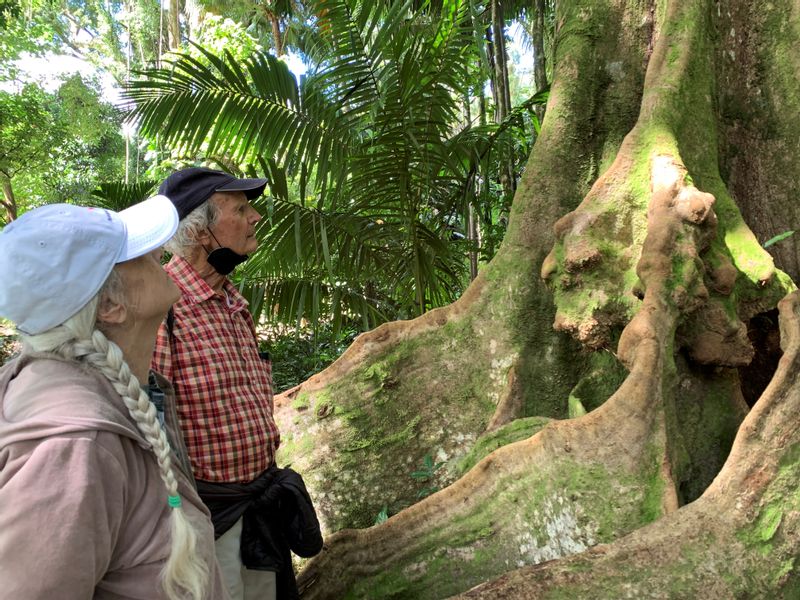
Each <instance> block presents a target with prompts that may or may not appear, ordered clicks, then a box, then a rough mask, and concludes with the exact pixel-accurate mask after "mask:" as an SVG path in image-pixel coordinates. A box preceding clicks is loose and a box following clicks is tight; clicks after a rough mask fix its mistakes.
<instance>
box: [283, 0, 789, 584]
mask: <svg viewBox="0 0 800 600" xmlns="http://www.w3.org/2000/svg"><path fill="white" fill-rule="evenodd" d="M750 4H751V3H747V2H744V0H731V1H729V2H715V1H712V0H680V1H678V0H673V1H667V0H653V1H652V2H649V3H642V2H638V1H633V0H629V1H624V0H607V1H605V2H602V1H598V2H591V3H586V2H568V1H564V2H559V3H558V14H557V33H556V54H555V64H554V81H553V84H552V88H551V96H550V102H549V104H548V107H547V116H546V118H545V121H544V124H543V129H542V133H541V136H540V137H539V139H538V141H537V144H536V146H535V149H534V153H533V155H532V156H531V159H530V161H529V164H528V167H527V169H526V172H525V176H524V178H523V181H522V183H521V186H520V188H519V190H518V192H517V194H516V196H515V201H514V205H513V207H512V214H511V221H510V224H509V231H508V233H507V235H506V239H505V240H504V242H503V246H502V247H501V249H500V251H499V252H498V254H497V256H496V257H495V259H494V260H493V261H492V263H491V264H490V265H489V266H488V267H487V268H485V269H484V270H483V271H481V273H480V274H479V276H478V278H477V279H476V280H475V281H474V282H473V284H472V285H471V286H470V288H469V289H468V290H467V292H466V293H465V295H464V296H463V297H462V298H461V299H460V300H459V301H458V302H456V303H455V304H453V305H452V306H450V307H447V308H445V309H440V310H437V311H432V312H431V313H428V314H426V315H425V316H423V317H421V318H419V319H416V320H414V321H409V322H401V323H394V324H389V325H385V326H382V327H380V328H378V329H377V330H375V331H373V332H370V333H368V334H365V335H363V336H361V337H360V338H359V339H358V340H357V341H356V343H355V344H354V345H353V347H352V348H350V349H349V350H348V352H346V353H345V354H344V355H343V356H342V357H341V358H340V359H339V360H338V361H337V362H336V363H334V365H332V366H331V367H330V368H329V369H328V370H326V371H325V372H323V373H321V374H319V375H317V376H315V377H314V378H312V379H311V380H309V381H308V382H306V383H304V384H303V385H301V386H299V387H298V388H296V389H294V390H292V391H290V392H288V393H287V394H284V395H283V396H281V397H279V398H278V399H277V401H276V406H277V409H276V414H277V415H278V420H279V424H280V426H281V428H282V431H283V433H284V436H285V439H286V448H285V449H284V455H283V456H284V457H286V460H290V461H291V462H292V463H293V465H294V466H295V468H298V469H299V470H301V471H303V472H304V474H305V475H306V477H307V480H308V482H309V484H310V488H311V490H312V495H314V496H315V501H316V503H317V505H318V508H319V510H320V512H321V514H322V517H323V522H324V525H325V527H326V528H327V529H328V531H336V530H340V529H341V531H337V532H336V533H333V534H332V535H330V536H328V538H327V541H326V548H325V550H324V551H323V553H322V555H320V556H319V557H317V558H316V559H314V560H312V561H311V562H310V563H309V564H308V565H307V567H306V568H305V569H304V571H303V573H302V575H301V578H300V583H301V586H302V587H303V589H304V597H307V598H327V597H331V598H339V597H345V596H348V597H361V596H366V597H375V598H378V597H414V598H442V597H447V596H449V595H452V594H457V593H461V592H466V591H467V590H469V589H470V588H471V587H472V586H475V585H477V584H480V583H481V582H486V581H489V583H485V584H484V585H483V586H482V587H478V588H476V589H474V590H472V591H471V592H468V594H469V595H470V597H487V598H489V597H491V598H496V597H520V598H523V597H525V598H527V597H546V594H547V593H553V594H555V595H558V594H562V597H608V596H609V595H612V596H613V595H621V594H622V593H624V592H628V591H630V592H632V593H633V594H634V595H640V594H638V592H641V593H642V594H651V595H654V596H669V595H670V594H672V593H674V594H677V595H678V596H680V595H682V594H689V595H690V596H691V595H693V594H698V593H699V592H700V590H706V589H713V590H715V591H717V592H719V594H717V595H718V596H720V597H730V596H740V595H741V594H747V593H751V594H755V595H758V594H766V595H768V596H774V595H775V594H781V593H784V594H786V593H789V594H790V593H792V591H797V590H798V586H800V583H799V582H798V579H797V576H796V575H794V573H795V571H796V569H795V564H794V561H795V560H796V558H795V557H796V556H797V554H798V541H799V540H798V533H797V531H798V530H797V520H798V514H799V513H798V511H799V510H800V497H798V495H797V492H796V488H797V475H798V473H797V471H798V465H800V462H799V461H800V455H798V451H797V448H798V447H800V446H798V441H800V439H798V428H797V419H796V418H795V415H796V413H797V402H798V394H800V388H799V387H798V385H797V383H796V372H797V366H796V364H795V363H796V362H797V360H800V359H799V358H798V356H797V340H798V337H797V336H798V335H800V333H798V323H797V319H798V316H797V308H796V306H797V297H796V296H791V297H789V298H788V299H787V300H785V301H784V303H783V304H782V305H781V344H782V346H783V349H784V356H783V358H782V359H781V361H782V362H781V363H780V365H779V367H778V370H777V372H776V374H775V377H774V378H773V380H772V382H771V383H770V384H769V386H768V387H767V389H766V391H764V393H763V395H761V399H760V400H758V402H757V403H755V407H754V408H753V409H752V410H751V411H750V414H749V415H747V412H748V406H747V403H746V402H745V398H744V397H743V395H742V385H741V380H740V376H739V370H738V369H740V368H742V369H744V368H745V367H746V365H748V364H749V363H750V362H751V361H752V358H753V356H754V354H756V353H758V352H759V351H760V350H761V349H760V348H754V347H753V345H752V343H751V341H750V337H749V336H748V325H749V324H750V323H751V322H754V321H756V320H758V319H759V316H760V315H763V314H765V313H767V312H768V311H770V310H773V309H774V308H775V307H776V305H777V304H778V301H779V300H780V299H781V298H783V297H784V296H786V294H787V293H788V292H790V291H791V290H793V289H794V285H793V283H792V282H791V279H790V278H789V277H787V276H786V275H785V274H784V273H783V272H781V271H779V270H777V269H776V268H775V266H774V264H773V260H772V258H771V257H770V255H769V254H768V253H767V252H766V251H765V250H764V249H763V248H762V247H761V246H760V244H759V242H758V240H757V238H756V236H754V235H753V233H752V232H751V230H750V229H749V228H748V227H747V225H746V224H745V221H744V220H743V219H742V216H741V213H740V210H739V208H738V207H739V206H745V205H749V206H756V205H759V204H758V202H757V200H756V199H755V198H753V197H751V196H750V195H749V194H750V193H751V192H753V191H754V190H756V191H761V190H763V186H764V185H765V184H764V183H763V182H762V178H763V177H764V176H765V174H769V175H770V176H771V177H772V185H774V186H776V189H778V190H779V191H780V194H782V193H784V191H785V190H786V189H794V187H793V186H795V185H796V184H795V183H794V182H793V181H791V180H790V174H791V173H796V172H797V167H798V166H800V165H797V164H796V163H797V161H798V160H800V158H798V156H800V153H793V154H792V155H791V156H787V155H786V154H785V153H779V152H777V151H776V148H778V147H783V148H794V147H796V145H797V143H798V140H797V135H796V131H797V130H796V129H791V128H790V127H789V126H788V125H789V123H790V119H789V118H787V117H784V116H781V115H782V111H790V112H792V113H793V114H798V111H797V109H800V106H798V104H800V103H798V102H797V92H795V91H794V88H793V87H792V86H790V85H789V82H790V81H791V80H792V77H793V78H794V80H796V77H797V75H798V65H800V62H798V58H800V56H799V55H798V54H797V50H796V48H798V47H800V46H797V44H796V42H797V37H798V35H797V32H798V26H800V14H798V11H799V10H800V9H798V8H797V6H796V4H794V3H791V2H789V1H788V0H785V1H783V2H773V3H771V4H770V5H768V6H767V5H764V6H758V7H753V6H750ZM753 23H755V24H756V25H757V26H756V27H752V25H753ZM787 24H788V25H787ZM776 28H777V29H776ZM778 49H783V50H784V51H782V52H778V51H777V50H778ZM731 56H734V57H738V58H737V59H736V60H738V61H740V64H741V65H744V66H746V67H747V68H748V69H754V70H759V71H760V72H762V73H767V74H771V75H773V76H774V77H772V78H769V79H759V80H758V83H759V86H760V87H759V89H760V91H759V92H758V93H757V94H756V93H755V92H753V91H752V90H749V91H748V92H747V98H748V102H745V103H744V104H743V106H744V108H742V107H740V109H741V110H742V111H743V112H740V113H738V114H731V113H730V112H726V111H725V110H724V109H725V108H726V107H729V106H730V104H729V102H730V96H731V94H732V93H733V92H732V91H731V89H730V88H729V87H728V86H730V85H739V84H740V82H741V76H739V75H735V74H734V67H732V66H731V64H729V62H727V61H731V60H732V58H731ZM790 75H792V77H790ZM753 81H756V79H754V80H753ZM756 96H759V97H761V98H762V102H761V103H760V104H758V103H756V102H755V100H754V98H755V97H756ZM754 106H755V107H756V108H754V109H753V110H756V109H757V110H758V111H759V113H758V116H759V117H760V119H761V120H760V122H761V123H766V124H769V125H771V126H772V129H771V130H770V136H771V137H770V138H769V139H765V137H764V135H761V136H759V135H756V134H755V132H754V131H753V129H752V128H753V125H752V124H751V123H747V122H746V121H747V120H748V118H749V117H750V115H749V114H747V113H746V110H747V109H748V107H751V108H752V107H754ZM737 132H744V133H745V134H747V135H745V136H744V141H743V145H742V148H743V149H745V150H747V151H750V150H752V149H759V148H760V149H765V150H766V149H769V150H770V152H768V153H767V152H765V153H764V154H760V155H758V156H742V155H741V154H739V153H737V148H738V146H737V139H738V138H737ZM787 166H788V167H791V169H788V171H786V172H785V171H784V170H786V169H787ZM748 169H754V171H755V173H754V178H755V179H757V180H758V182H761V183H757V184H753V185H750V186H748V185H744V184H741V183H740V184H738V185H737V184H736V182H742V181H743V180H744V179H746V177H747V175H746V173H747V170H748ZM733 171H735V174H734V173H733ZM784 186H786V187H784ZM780 194H779V196H780ZM759 206H760V209H761V210H763V211H764V212H765V213H770V211H771V210H774V209H772V208H771V207H770V205H769V203H766V202H763V197H762V203H761V204H760V205H759ZM773 216H774V215H773ZM776 218H777V217H776ZM759 237H761V234H759ZM761 239H762V240H763V239H764V238H763V237H761ZM787 247H788V248H790V250H787V251H786V252H787V253H789V255H792V256H796V247H795V246H793V245H791V244H787ZM792 253H794V254H792ZM779 258H780V256H779ZM782 264H783V263H782V262H781V263H779V266H780V265H782ZM787 268H788V269H789V271H792V265H791V264H789V266H788V267H787ZM539 275H541V278H540V277H539ZM759 322H767V323H769V322H770V320H769V319H764V318H761V319H760V321H759ZM553 325H555V328H554V327H553ZM554 329H555V330H554ZM567 334H569V335H567ZM758 392H760V390H757V392H756V393H755V395H756V396H758V395H759V394H758ZM585 411H588V412H587V414H585V415H584V416H581V417H579V418H571V419H566V418H565V417H567V416H568V415H573V416H576V415H579V414H581V413H583V412H585ZM745 415H747V416H746V417H745ZM536 416H543V417H546V418H544V419H541V418H535V417H536ZM742 419H745V421H744V424H743V425H742V427H741V428H740V427H739V426H740V423H741V422H742ZM737 431H738V435H737ZM735 436H736V442H735V444H734V443H733V439H734V437H735ZM732 444H733V451H732V452H731V446H732ZM498 446H499V447H498ZM495 448H497V449H495ZM492 450H494V451H492ZM729 452H730V455H729ZM426 454H436V455H437V457H438V458H437V460H438V459H441V460H442V461H443V462H446V463H447V466H446V467H444V468H442V469H441V470H440V472H437V473H435V474H433V473H432V474H431V481H429V482H428V483H429V484H434V483H435V484H438V485H441V486H445V485H446V484H450V485H447V487H444V489H442V490H441V491H439V492H437V493H435V494H433V495H431V496H429V497H427V498H425V499H423V500H422V501H419V502H416V500H417V498H416V492H417V490H416V489H415V487H414V485H413V480H411V479H410V478H409V476H408V474H409V472H410V471H412V470H413V469H414V468H415V466H416V465H417V464H419V461H420V460H421V459H422V457H423V456H425V455H426ZM481 459H482V460H481ZM726 461H727V462H726ZM476 463H477V464H476ZM723 464H724V467H723ZM473 465H474V466H473ZM462 473H465V474H463V476H460V475H461V474H462ZM459 476H460V477H459ZM712 481H713V484H712ZM709 486H710V487H709ZM409 505H410V506H409ZM381 506H389V508H390V512H396V511H398V510H399V509H403V510H399V512H397V514H396V515H394V516H393V517H392V518H390V519H389V520H388V521H387V522H385V523H383V524H381V525H377V526H374V527H370V528H368V529H347V528H349V527H353V526H359V527H364V526H367V525H369V524H371V522H372V518H374V515H375V514H376V513H377V512H378V510H380V507H381ZM343 528H345V529H343ZM704 536H705V537H704ZM554 559H557V560H554ZM548 561H551V562H548ZM543 563H545V564H543ZM536 565H539V566H536ZM515 569H519V570H515ZM504 573H508V574H507V575H503V576H502V577H501V578H500V579H498V580H496V581H492V580H494V579H495V578H497V577H499V576H501V575H502V574H504ZM709 586H711V587H710V588H709Z"/></svg>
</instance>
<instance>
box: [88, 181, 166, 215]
mask: <svg viewBox="0 0 800 600" xmlns="http://www.w3.org/2000/svg"><path fill="white" fill-rule="evenodd" d="M158 184H159V182H158V181H155V180H152V179H145V180H142V181H139V182H136V183H125V182H123V181H113V182H106V183H101V184H100V185H99V187H98V188H97V189H96V190H94V191H93V192H92V196H93V197H94V198H95V201H94V202H92V204H94V205H96V206H102V207H104V208H110V209H111V210H115V211H121V210H124V209H126V208H128V207H129V206H132V205H134V204H136V203H137V202H141V201H142V200H145V199H147V198H148V197H150V196H152V195H153V194H155V192H156V188H157V186H158Z"/></svg>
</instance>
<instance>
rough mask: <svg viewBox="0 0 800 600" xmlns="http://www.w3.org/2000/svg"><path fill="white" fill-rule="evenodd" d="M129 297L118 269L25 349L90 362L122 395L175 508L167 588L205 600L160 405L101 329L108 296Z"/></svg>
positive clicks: (175, 595)
mask: <svg viewBox="0 0 800 600" xmlns="http://www.w3.org/2000/svg"><path fill="white" fill-rule="evenodd" d="M124 297H125V290H124V289H123V283H122V278H121V277H120V276H119V274H118V273H117V272H116V270H114V271H112V272H111V275H110V276H109V278H108V280H107V281H106V282H105V284H104V285H103V287H102V288H101V290H100V291H99V292H98V293H97V295H96V296H95V297H94V298H93V299H92V300H90V301H89V303H88V304H87V305H86V306H84V307H83V308H82V309H81V310H80V311H79V312H78V313H77V314H75V315H73V316H72V317H70V318H69V319H67V320H66V321H64V323H62V324H61V325H57V326H56V327H53V328H52V329H50V330H48V331H45V332H44V333H40V334H38V335H32V336H28V335H22V336H21V341H22V344H23V352H46V353H50V354H53V355H55V356H57V357H60V358H63V359H67V360H77V361H80V362H82V363H85V364H87V365H90V366H91V367H93V368H94V369H96V370H98V371H99V372H100V373H102V374H103V375H104V376H105V377H106V379H108V380H109V381H110V382H111V384H112V385H113V386H114V389H115V390H116V391H117V393H118V394H119V395H120V396H121V397H122V400H123V402H124V403H125V406H126V407H127V408H128V412H129V413H130V415H131V417H133V420H134V421H135V422H136V426H137V427H138V428H139V431H140V432H141V433H142V435H143V436H144V438H145V439H146V440H147V441H148V442H149V443H150V445H151V446H152V449H153V453H154V454H155V456H156V460H157V461H158V468H159V473H160V475H161V480H162V481H163V482H164V486H165V487H166V492H167V494H166V496H167V497H166V498H165V501H166V502H168V503H169V505H170V507H172V508H171V511H170V513H171V516H170V521H171V542H172V544H171V547H170V553H169V557H168V558H167V564H166V565H165V566H164V569H163V571H162V584H163V587H164V591H165V592H166V594H167V596H168V597H169V598H170V600H183V599H186V598H190V599H192V600H200V599H202V598H204V597H205V595H206V594H205V592H206V588H207V585H208V575H209V569H208V565H207V564H206V563H205V561H203V560H201V559H200V557H199V556H198V554H197V551H196V548H197V543H196V542H197V532H196V531H195V529H194V527H193V526H192V524H191V522H190V521H189V519H188V518H187V517H186V513H185V512H184V510H183V508H182V507H181V505H180V504H181V502H180V496H179V494H178V481H177V479H176V478H175V473H174V472H173V469H172V460H171V458H170V446H169V442H168V440H167V435H166V433H165V432H164V429H163V428H162V427H161V425H160V423H159V421H158V418H157V414H156V409H155V406H154V405H153V403H152V402H150V398H149V396H148V395H147V392H146V391H145V390H144V389H142V387H141V386H140V385H139V380H138V379H137V378H136V376H135V375H134V374H133V373H131V370H130V368H129V366H128V363H127V362H126V361H125V357H123V356H122V350H121V349H120V347H119V346H117V344H115V343H114V342H112V341H111V340H109V339H108V338H107V337H106V336H105V334H104V333H103V332H102V331H100V329H99V328H98V323H97V308H98V305H99V303H100V302H101V301H103V299H105V298H112V299H113V300H114V301H121V302H124V301H125V300H124Z"/></svg>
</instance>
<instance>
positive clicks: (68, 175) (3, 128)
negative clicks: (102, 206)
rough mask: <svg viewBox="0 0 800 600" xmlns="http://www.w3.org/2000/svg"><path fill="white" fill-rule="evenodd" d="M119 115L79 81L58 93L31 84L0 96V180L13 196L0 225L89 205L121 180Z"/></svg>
mask: <svg viewBox="0 0 800 600" xmlns="http://www.w3.org/2000/svg"><path fill="white" fill-rule="evenodd" d="M119 126H120V121H119V115H118V114H117V112H116V111H115V110H114V108H113V107H111V106H110V105H108V104H107V103H104V102H103V101H102V100H101V99H100V93H99V91H98V89H97V88H96V87H95V86H93V85H92V84H91V83H87V82H85V81H84V80H83V79H82V78H81V77H80V76H79V75H74V76H72V77H70V78H68V79H66V80H65V81H64V82H63V83H62V84H61V86H60V87H59V89H58V90H57V91H56V92H55V93H50V92H47V91H45V90H44V89H42V88H41V87H40V86H38V85H36V84H33V83H29V84H26V85H24V86H22V87H21V89H20V90H19V92H17V93H11V92H6V91H0V179H3V181H4V183H5V184H7V185H8V186H9V188H10V189H11V190H13V195H14V201H13V202H11V201H9V199H8V198H6V201H5V203H4V208H5V211H3V212H2V213H0V223H2V222H5V221H7V220H8V218H9V216H11V217H13V213H20V212H22V211H24V210H26V209H27V208H30V207H33V206H38V205H40V204H43V203H48V202H86V201H87V200H88V198H89V195H90V193H91V191H92V189H93V188H94V187H95V185H96V183H97V182H98V181H99V180H101V179H109V178H116V177H118V174H119V172H120V170H121V162H120V157H121V155H124V151H123V145H122V144H123V140H122V137H121V134H120V132H119Z"/></svg>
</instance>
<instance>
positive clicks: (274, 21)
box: [264, 6, 283, 57]
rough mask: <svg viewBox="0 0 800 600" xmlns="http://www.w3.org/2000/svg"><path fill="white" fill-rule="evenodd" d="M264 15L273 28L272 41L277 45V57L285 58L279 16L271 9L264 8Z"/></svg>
mask: <svg viewBox="0 0 800 600" xmlns="http://www.w3.org/2000/svg"><path fill="white" fill-rule="evenodd" d="M264 15H265V16H266V17H267V20H268V21H269V24H270V26H271V27H272V40H273V43H274V44H275V56H279V57H280V56H283V33H281V21H280V19H279V18H278V15H277V14H276V13H275V12H274V11H273V10H271V9H270V8H269V7H267V6H264Z"/></svg>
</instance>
